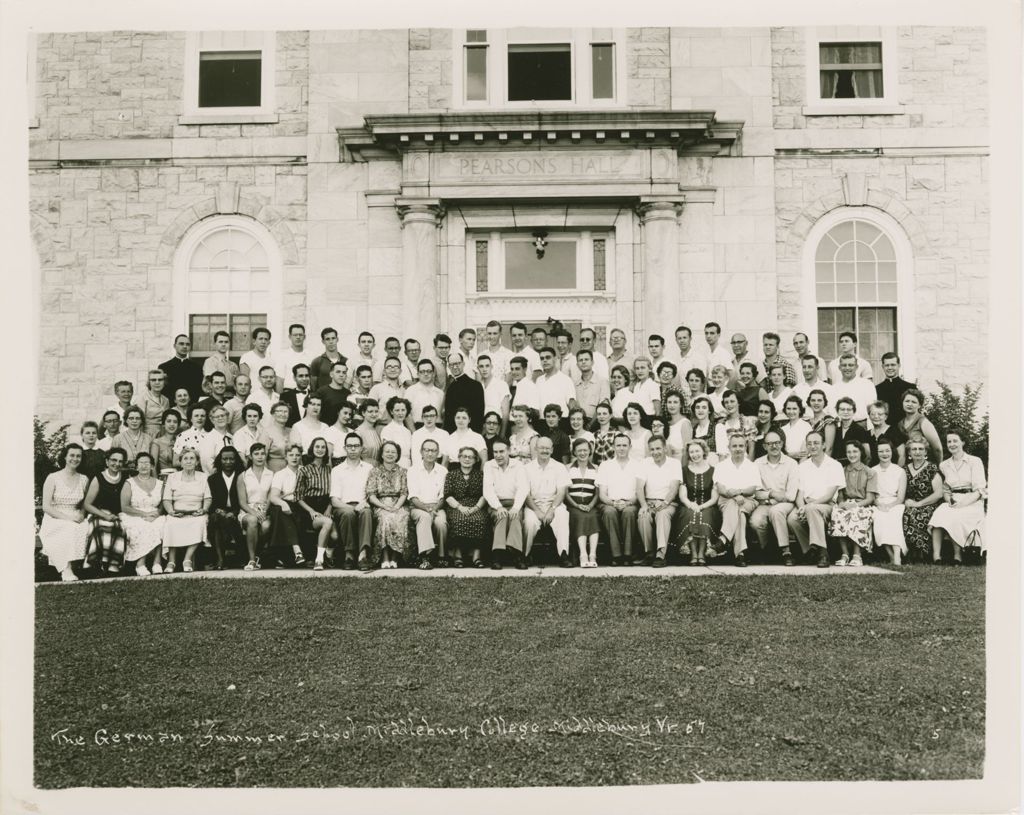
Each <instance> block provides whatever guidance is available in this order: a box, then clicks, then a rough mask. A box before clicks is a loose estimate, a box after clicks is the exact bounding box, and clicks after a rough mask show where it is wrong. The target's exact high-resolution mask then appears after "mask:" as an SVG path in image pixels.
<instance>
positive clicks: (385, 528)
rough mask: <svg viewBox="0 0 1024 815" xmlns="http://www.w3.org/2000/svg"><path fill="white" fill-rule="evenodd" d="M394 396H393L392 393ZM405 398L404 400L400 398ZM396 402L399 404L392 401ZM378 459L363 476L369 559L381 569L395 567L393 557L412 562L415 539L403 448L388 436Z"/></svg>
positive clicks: (403, 562) (403, 563)
mask: <svg viewBox="0 0 1024 815" xmlns="http://www.w3.org/2000/svg"><path fill="white" fill-rule="evenodd" d="M392 398H394V397H392ZM402 401H403V402H404V401H405V400H404V399H402ZM395 404H396V406H399V407H400V409H401V406H400V404H399V403H395ZM380 456H381V463H380V464H378V465H377V466H376V467H374V468H373V470H371V471H370V473H369V475H367V477H366V502H367V503H368V504H369V505H370V506H371V507H373V519H374V530H373V547H372V550H371V558H372V561H371V562H372V563H374V564H376V563H380V567H381V568H382V569H397V568H398V562H397V560H396V557H400V558H401V559H402V565H403V566H405V567H410V566H412V562H413V558H414V557H415V552H416V547H415V542H413V545H412V546H410V539H409V507H408V506H406V502H407V501H408V499H409V483H408V481H407V480H406V470H405V468H404V467H402V466H401V464H400V462H401V458H402V449H401V448H400V447H399V446H398V444H396V443H395V442H393V441H391V440H390V439H388V440H386V441H383V442H381V446H380Z"/></svg>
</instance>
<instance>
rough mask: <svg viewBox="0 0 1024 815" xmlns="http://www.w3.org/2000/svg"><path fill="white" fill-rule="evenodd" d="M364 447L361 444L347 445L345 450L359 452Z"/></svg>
mask: <svg viewBox="0 0 1024 815" xmlns="http://www.w3.org/2000/svg"><path fill="white" fill-rule="evenodd" d="M362 446H363V445H361V444H346V445H345V449H346V450H358V449H359V448H360V447H362Z"/></svg>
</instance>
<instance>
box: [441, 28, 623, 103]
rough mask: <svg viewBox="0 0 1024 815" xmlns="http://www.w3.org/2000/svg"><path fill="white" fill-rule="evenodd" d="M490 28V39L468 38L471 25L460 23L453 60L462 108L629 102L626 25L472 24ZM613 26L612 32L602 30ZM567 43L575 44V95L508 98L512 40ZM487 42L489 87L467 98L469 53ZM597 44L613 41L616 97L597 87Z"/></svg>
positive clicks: (454, 91)
mask: <svg viewBox="0 0 1024 815" xmlns="http://www.w3.org/2000/svg"><path fill="white" fill-rule="evenodd" d="M468 30H470V31H481V30H486V37H487V39H486V42H480V41H472V40H469V39H467V36H466V35H467V29H457V30H456V31H455V36H454V37H453V38H452V39H453V57H452V58H453V60H454V63H455V65H456V66H457V70H454V71H452V85H453V87H452V100H453V107H454V108H455V109H457V110H474V109H494V108H496V107H497V108H502V109H506V110H557V109H564V108H567V107H568V108H576V107H586V108H600V109H616V110H617V109H621V108H624V107H626V101H627V100H626V88H627V75H626V58H625V45H626V43H627V38H626V30H625V29H623V28H611V29H608V28H605V29H598V28H547V29H534V28H512V29H495V28H488V29H468ZM602 32H610V34H611V36H610V37H606V36H598V35H599V34H602ZM558 44H562V45H566V44H567V45H568V46H569V50H570V60H569V64H570V71H571V76H570V90H571V98H570V99H541V100H524V101H509V99H508V52H509V46H526V45H547V46H549V45H558ZM484 45H486V60H485V62H486V71H487V84H486V87H487V92H486V96H487V98H486V99H473V100H470V99H467V98H466V88H467V87H468V73H467V71H468V65H467V60H466V53H467V51H468V50H469V49H471V48H480V47H481V46H484ZM594 45H610V46H612V58H613V60H614V61H615V65H614V69H613V72H612V88H613V93H614V97H613V98H611V99H607V98H601V99H595V98H594V91H593V56H592V54H593V48H592V46H594Z"/></svg>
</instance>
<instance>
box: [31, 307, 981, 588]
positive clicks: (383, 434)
mask: <svg viewBox="0 0 1024 815" xmlns="http://www.w3.org/2000/svg"><path fill="white" fill-rule="evenodd" d="M288 333H289V347H288V348H285V349H282V350H279V351H271V350H270V343H271V332H270V331H269V330H268V329H267V328H257V329H256V330H255V331H253V332H252V349H251V350H250V351H248V352H246V353H245V354H243V355H242V356H241V358H240V359H239V361H238V362H237V363H236V362H234V361H233V360H231V359H230V358H229V356H228V349H229V347H230V341H231V337H230V336H229V335H228V334H227V332H224V331H220V332H217V334H216V335H215V337H214V340H213V346H214V350H213V352H212V353H211V354H210V355H209V356H208V357H206V358H205V360H203V361H202V362H201V363H200V362H199V361H198V360H194V359H192V357H191V340H190V338H189V337H188V336H187V335H184V334H182V335H179V336H177V337H176V338H175V340H174V350H175V354H174V356H173V357H172V358H171V359H169V360H167V361H165V362H163V363H161V364H160V365H158V366H156V367H154V368H153V369H152V370H150V371H149V373H148V376H147V382H146V387H145V389H144V391H143V392H141V393H139V394H136V393H135V388H134V385H133V384H132V383H131V382H128V381H124V380H122V381H118V382H116V383H115V384H114V387H113V395H114V398H115V399H116V402H114V403H112V404H111V405H110V407H109V409H107V410H105V411H104V412H103V414H102V416H101V417H100V421H98V422H97V421H94V420H87V421H85V422H84V423H82V424H81V428H80V435H79V438H78V439H77V440H76V441H74V442H72V443H70V444H68V445H67V446H66V447H65V448H64V450H63V452H62V454H61V456H60V461H59V462H57V465H58V467H59V469H57V470H56V471H55V472H53V473H51V474H50V475H49V476H48V477H47V479H46V481H45V484H44V485H43V494H42V510H43V517H42V522H41V525H40V528H39V539H40V542H41V545H42V551H43V554H45V555H46V557H47V559H48V560H49V563H50V564H51V565H52V566H53V567H54V568H55V569H56V570H57V571H58V572H59V573H60V575H61V578H62V579H63V580H65V581H72V580H77V579H78V578H79V575H82V574H85V575H92V576H100V575H103V576H106V575H112V574H121V573H126V574H136V575H140V576H146V575H151V574H161V573H163V574H166V573H170V572H175V571H177V570H178V569H179V557H180V561H181V562H180V569H181V570H182V571H185V572H190V571H193V570H195V569H198V568H205V569H213V570H220V569H224V568H235V567H241V568H244V569H245V570H249V571H252V570H257V569H261V568H263V567H276V568H285V567H302V566H309V567H311V568H312V569H314V570H316V571H322V570H324V569H327V568H332V567H337V568H342V569H360V570H364V571H366V570H370V569H376V568H380V569H395V568H419V569H432V568H435V567H436V566H444V567H447V566H451V567H454V568H465V567H475V568H484V567H486V566H488V565H489V566H490V568H492V569H502V568H504V567H506V566H508V567H513V568H519V569H524V568H527V565H528V564H529V563H530V562H531V561H533V562H537V558H535V555H536V551H535V549H534V544H535V543H541V542H545V541H546V542H553V544H554V553H555V556H556V559H557V562H558V563H559V565H560V566H562V567H564V568H572V567H574V566H575V565H576V564H577V563H578V564H579V566H580V567H581V568H593V567H595V566H597V564H598V559H599V557H600V558H601V559H602V560H603V561H604V562H605V563H606V564H607V565H611V566H637V565H646V566H653V567H661V566H664V565H666V564H667V563H670V562H680V563H688V564H690V565H693V566H704V565H706V564H707V562H708V560H709V559H714V558H719V559H721V561H722V562H730V563H732V564H734V565H736V566H745V565H746V564H747V562H748V560H750V559H753V558H754V557H755V556H756V557H758V558H759V559H762V560H766V561H767V560H770V559H775V560H778V561H780V562H781V563H783V564H785V565H787V566H788V565H793V564H794V563H795V562H797V560H798V559H802V560H806V561H807V562H814V563H816V564H817V565H818V566H820V567H823V568H824V567H828V566H829V565H830V563H832V560H833V557H834V558H835V560H834V565H836V566H850V567H855V566H860V565H862V564H863V562H864V558H865V556H870V557H873V558H875V559H881V560H883V561H885V562H891V563H894V564H900V563H902V562H904V561H905V560H906V561H910V562H935V563H938V562H942V561H943V560H944V559H945V560H947V561H948V562H950V563H952V564H955V565H959V564H961V563H962V562H963V556H964V550H965V549H977V550H979V551H981V552H984V550H985V530H984V526H985V508H984V507H985V499H986V490H987V484H986V479H985V471H984V466H983V464H982V462H981V460H980V459H978V458H977V457H975V456H972V455H970V454H968V453H967V452H966V450H965V446H966V444H967V443H969V442H970V440H969V439H967V438H965V435H964V433H963V431H962V430H959V429H956V428H951V429H949V430H947V431H946V432H945V434H944V438H940V437H939V434H938V432H937V431H936V428H935V426H934V425H933V424H932V422H931V421H929V419H928V418H927V416H926V415H925V414H924V407H925V400H924V396H923V394H922V393H921V391H919V390H918V389H917V388H916V387H915V386H914V385H913V383H911V382H908V381H906V380H904V379H903V378H902V377H901V375H900V360H899V357H898V355H897V354H895V353H891V352H890V353H886V354H884V355H883V356H882V359H881V367H882V371H883V373H884V379H882V381H879V382H877V383H875V382H874V381H873V380H874V371H873V368H872V366H871V364H870V363H869V362H868V361H867V360H865V359H862V358H861V357H860V356H858V354H857V337H856V335H854V334H853V333H852V332H844V333H843V334H842V335H840V338H839V355H838V357H837V359H834V360H831V361H830V362H829V363H828V364H827V365H826V364H825V363H824V361H823V360H822V359H820V358H819V357H818V356H817V355H816V354H815V353H813V352H812V351H811V350H810V348H809V340H808V338H807V336H806V335H805V334H802V333H798V334H796V335H795V336H794V337H793V341H792V344H793V356H792V357H791V358H787V357H785V356H783V354H782V353H781V351H780V348H779V346H780V341H781V340H780V337H779V335H778V334H776V333H774V332H768V333H765V334H764V335H763V336H762V338H761V339H762V351H763V355H762V356H760V357H757V358H755V357H754V355H753V354H751V353H750V351H749V350H748V347H747V345H748V341H747V338H746V337H745V336H744V335H743V334H734V335H733V336H732V338H731V341H730V344H729V349H726V348H725V347H724V346H723V345H722V344H721V342H720V340H721V327H720V326H719V325H718V324H717V323H714V322H709V323H707V324H706V325H705V326H704V343H703V344H702V347H698V346H697V345H696V344H695V343H693V341H692V340H693V338H692V331H691V330H690V328H688V327H687V326H680V327H679V328H677V329H676V331H675V333H674V340H675V346H676V348H675V349H674V350H672V351H669V350H667V348H666V341H665V338H664V337H662V336H660V335H657V334H652V335H651V336H650V337H649V338H648V343H647V353H646V354H644V353H641V354H630V353H629V351H628V349H627V347H626V335H625V333H624V332H622V331H621V330H619V329H614V330H612V331H611V332H610V334H609V336H608V346H609V347H608V350H607V353H603V352H601V351H599V350H598V349H596V348H595V347H594V346H595V344H596V341H597V334H596V332H595V331H594V330H592V329H589V328H584V329H583V330H582V331H580V333H579V347H578V348H576V349H575V350H574V349H573V344H574V341H573V337H572V335H571V334H570V333H569V332H567V331H565V330H564V329H562V328H561V326H560V325H559V324H557V323H556V324H555V325H554V326H553V327H552V328H551V329H550V330H546V329H543V328H535V329H533V330H532V331H528V329H527V327H526V326H525V325H523V324H522V323H514V324H512V325H511V326H510V327H509V329H508V339H509V345H508V346H506V345H505V344H504V328H503V326H502V325H500V324H499V323H498V322H496V321H491V322H490V323H488V324H487V327H486V329H485V337H484V338H483V340H484V341H483V342H482V343H481V344H479V345H478V338H477V336H476V332H475V331H474V330H473V329H468V328H467V329H463V330H462V331H460V332H459V334H458V337H457V345H454V347H453V342H452V339H451V338H450V337H449V336H448V335H446V334H438V335H437V336H436V337H434V338H433V343H432V347H433V353H432V354H431V355H423V353H422V349H421V346H420V343H419V342H418V341H417V340H416V339H412V338H410V339H406V340H405V342H404V343H402V342H400V340H399V339H398V338H396V337H388V338H387V339H386V340H385V342H384V353H383V354H378V353H377V352H376V339H375V337H374V336H373V334H372V333H370V332H368V331H364V332H362V333H361V334H360V335H359V338H358V348H357V350H356V353H355V354H353V355H352V356H351V357H346V356H345V355H343V354H342V353H341V352H339V350H338V332H337V331H336V330H335V329H333V328H325V329H324V330H323V331H322V332H321V340H322V343H323V350H322V353H319V354H316V355H314V354H313V352H311V351H307V350H306V348H305V339H306V337H305V329H304V327H303V326H301V325H297V324H296V325H292V326H290V327H289V332H288ZM602 542H603V543H605V544H607V546H606V547H605V548H602V547H601V546H600V544H601V543H602ZM830 547H831V552H832V554H831V555H830ZM795 550H799V551H795ZM755 551H756V555H755Z"/></svg>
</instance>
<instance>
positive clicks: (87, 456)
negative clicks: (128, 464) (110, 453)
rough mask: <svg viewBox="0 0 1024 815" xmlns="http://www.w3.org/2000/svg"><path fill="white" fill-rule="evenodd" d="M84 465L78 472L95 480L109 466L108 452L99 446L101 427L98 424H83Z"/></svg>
mask: <svg viewBox="0 0 1024 815" xmlns="http://www.w3.org/2000/svg"><path fill="white" fill-rule="evenodd" d="M81 434H82V463H81V464H79V465H78V472H79V473H80V474H81V475H84V476H85V477H86V478H95V477H96V476H98V475H99V474H100V471H101V470H102V469H103V468H104V467H106V466H107V460H106V451H105V450H102V449H101V448H100V446H99V439H100V426H99V425H98V424H96V422H83V423H82V430H81Z"/></svg>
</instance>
